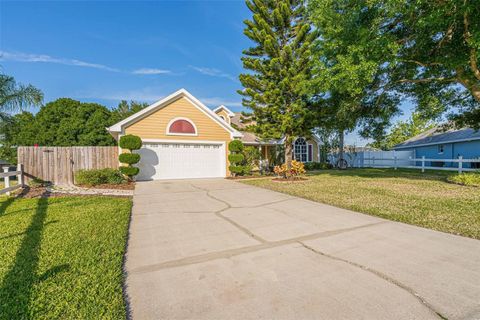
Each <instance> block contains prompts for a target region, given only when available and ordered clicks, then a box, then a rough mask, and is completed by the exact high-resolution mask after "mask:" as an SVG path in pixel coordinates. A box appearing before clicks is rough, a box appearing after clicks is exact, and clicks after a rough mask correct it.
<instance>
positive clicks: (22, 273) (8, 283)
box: [0, 197, 68, 319]
mask: <svg viewBox="0 0 480 320" xmlns="http://www.w3.org/2000/svg"><path fill="white" fill-rule="evenodd" d="M47 208H48V198H46V197H41V198H39V199H38V201H37V206H36V209H35V213H34V215H33V217H32V221H31V222H30V225H29V226H28V228H27V230H26V231H25V236H24V238H23V241H22V243H21V244H20V247H19V248H18V250H17V253H16V256H15V260H14V262H13V264H12V266H11V268H10V270H9V271H8V272H7V274H6V275H5V277H4V279H3V281H2V284H1V287H0V318H1V319H28V318H31V317H32V314H31V312H30V310H29V302H30V297H31V294H32V289H33V286H34V285H35V283H37V282H39V281H42V280H45V279H47V278H48V277H50V276H52V275H55V274H56V273H58V272H61V271H64V270H65V269H67V268H68V266H65V265H62V266H57V267H54V268H52V269H50V270H48V271H47V272H46V273H44V274H43V275H42V276H41V277H38V276H37V269H38V261H39V254H40V245H41V240H42V233H43V229H44V226H45V218H46V216H47Z"/></svg>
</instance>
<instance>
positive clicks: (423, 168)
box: [422, 156, 425, 172]
mask: <svg viewBox="0 0 480 320" xmlns="http://www.w3.org/2000/svg"><path fill="white" fill-rule="evenodd" d="M422 172H425V156H422Z"/></svg>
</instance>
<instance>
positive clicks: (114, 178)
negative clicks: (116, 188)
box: [75, 168, 125, 186]
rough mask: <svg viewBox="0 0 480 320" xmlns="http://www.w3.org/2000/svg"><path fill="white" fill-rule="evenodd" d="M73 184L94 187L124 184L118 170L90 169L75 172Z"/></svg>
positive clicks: (123, 179)
mask: <svg viewBox="0 0 480 320" xmlns="http://www.w3.org/2000/svg"><path fill="white" fill-rule="evenodd" d="M75 182H76V183H77V184H81V185H86V186H96V185H99V184H122V183H125V178H124V177H123V175H122V173H121V172H120V170H116V169H110V168H106V169H91V170H79V171H77V172H75Z"/></svg>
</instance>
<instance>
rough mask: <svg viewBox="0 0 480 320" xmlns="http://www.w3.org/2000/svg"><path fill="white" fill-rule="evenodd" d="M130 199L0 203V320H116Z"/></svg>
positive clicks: (4, 200)
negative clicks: (31, 319) (34, 319)
mask: <svg viewBox="0 0 480 320" xmlns="http://www.w3.org/2000/svg"><path fill="white" fill-rule="evenodd" d="M130 210H131V200H130V199H127V198H113V197H62V198H48V199H47V198H41V199H13V198H7V197H0V318H1V319H27V318H36V319H54V318H63V319H86V318H89V319H93V318H96V319H120V318H125V306H124V301H123V297H122V276H123V274H122V260H123V254H124V250H125V242H126V238H127V228H128V221H129V217H130Z"/></svg>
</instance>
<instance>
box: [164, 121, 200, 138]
mask: <svg viewBox="0 0 480 320" xmlns="http://www.w3.org/2000/svg"><path fill="white" fill-rule="evenodd" d="M168 133H173V134H175V133H176V134H196V133H197V132H196V130H195V127H194V126H193V124H192V123H191V122H190V121H188V120H185V119H178V120H175V121H173V122H172V123H171V124H170V127H169V128H168Z"/></svg>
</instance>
